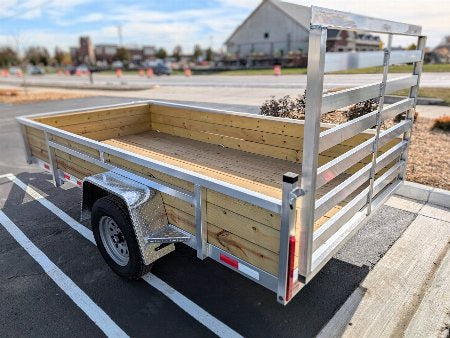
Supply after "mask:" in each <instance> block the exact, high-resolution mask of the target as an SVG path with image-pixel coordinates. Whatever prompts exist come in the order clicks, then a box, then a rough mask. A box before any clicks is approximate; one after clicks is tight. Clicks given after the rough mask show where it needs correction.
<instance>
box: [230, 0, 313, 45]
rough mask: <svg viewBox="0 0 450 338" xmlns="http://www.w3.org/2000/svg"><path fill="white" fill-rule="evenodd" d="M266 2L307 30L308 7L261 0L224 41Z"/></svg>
mask: <svg viewBox="0 0 450 338" xmlns="http://www.w3.org/2000/svg"><path fill="white" fill-rule="evenodd" d="M266 3H271V4H272V5H274V6H275V7H277V8H278V9H279V10H280V11H282V12H283V13H284V14H286V15H287V16H289V18H290V19H292V20H293V21H294V22H296V23H297V24H298V25H300V26H301V27H302V28H303V29H306V30H307V31H309V26H310V23H311V8H310V7H306V6H302V5H296V4H292V3H289V2H284V1H279V0H263V1H261V3H260V4H259V5H258V7H256V8H255V9H254V10H253V12H252V13H251V14H250V15H249V16H248V17H247V18H246V19H245V20H244V21H243V22H242V23H241V24H240V25H239V26H238V27H237V28H236V29H235V30H234V31H233V33H231V35H230V37H229V38H228V39H227V40H226V41H225V43H228V41H230V40H231V38H232V37H233V36H234V35H235V34H236V33H237V32H238V31H239V30H240V29H241V28H242V27H243V26H244V25H245V23H246V22H247V21H248V20H249V19H250V18H251V17H252V16H253V15H254V14H255V13H256V12H257V11H258V9H259V8H260V7H261V6H262V5H264V4H266Z"/></svg>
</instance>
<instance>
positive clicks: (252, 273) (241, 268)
mask: <svg viewBox="0 0 450 338" xmlns="http://www.w3.org/2000/svg"><path fill="white" fill-rule="evenodd" d="M238 270H239V271H241V272H243V273H245V274H246V275H249V276H250V277H252V278H254V279H256V280H259V272H258V271H255V270H253V269H251V268H249V267H248V266H246V265H244V264H241V263H239V265H238Z"/></svg>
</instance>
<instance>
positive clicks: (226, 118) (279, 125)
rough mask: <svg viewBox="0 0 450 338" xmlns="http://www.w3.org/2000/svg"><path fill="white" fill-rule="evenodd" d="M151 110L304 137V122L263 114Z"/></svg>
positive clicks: (155, 107)
mask: <svg viewBox="0 0 450 338" xmlns="http://www.w3.org/2000/svg"><path fill="white" fill-rule="evenodd" d="M150 111H151V113H152V115H153V114H159V115H166V116H172V117H175V118H177V117H178V118H182V119H186V120H195V121H201V122H208V123H212V124H220V125H225V126H230V127H237V128H244V129H251V130H259V131H263V132H268V133H272V134H279V135H287V136H293V137H303V124H302V122H300V121H296V120H289V119H281V118H273V117H267V116H262V115H254V116H252V115H239V114H224V113H219V112H217V113H213V112H203V111H196V110H191V109H184V108H174V107H165V106H158V105H155V104H151V105H150Z"/></svg>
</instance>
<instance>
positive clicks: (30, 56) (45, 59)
mask: <svg viewBox="0 0 450 338" xmlns="http://www.w3.org/2000/svg"><path fill="white" fill-rule="evenodd" d="M24 63H25V64H29V63H30V64H32V65H44V66H50V65H53V66H56V65H57V66H63V65H70V64H71V63H72V60H71V57H70V54H69V53H67V52H64V51H63V50H62V49H60V48H58V47H56V48H55V51H54V53H53V57H52V56H50V53H49V52H48V49H47V48H45V47H40V46H31V47H28V48H27V49H26V50H25V53H24V55H23V57H20V56H19V54H18V53H17V51H15V50H14V49H12V48H11V47H0V67H10V66H19V65H21V64H24Z"/></svg>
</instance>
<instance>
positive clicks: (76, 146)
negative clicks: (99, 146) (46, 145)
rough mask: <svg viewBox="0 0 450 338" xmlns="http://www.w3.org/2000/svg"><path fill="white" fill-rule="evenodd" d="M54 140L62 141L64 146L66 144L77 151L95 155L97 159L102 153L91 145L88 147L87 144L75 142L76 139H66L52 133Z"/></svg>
mask: <svg viewBox="0 0 450 338" xmlns="http://www.w3.org/2000/svg"><path fill="white" fill-rule="evenodd" d="M52 140H53V141H55V142H57V143H60V144H62V145H64V146H66V147H68V148H71V149H73V150H76V151H79V152H82V153H85V154H88V155H91V156H93V157H95V158H97V159H98V158H99V157H100V154H99V151H98V150H96V149H94V148H91V147H88V146H85V145H83V144H80V143H77V142H74V141H70V140H68V139H65V138H63V137H59V136H56V135H52Z"/></svg>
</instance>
